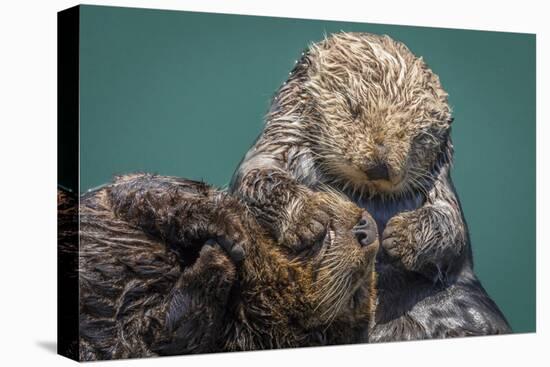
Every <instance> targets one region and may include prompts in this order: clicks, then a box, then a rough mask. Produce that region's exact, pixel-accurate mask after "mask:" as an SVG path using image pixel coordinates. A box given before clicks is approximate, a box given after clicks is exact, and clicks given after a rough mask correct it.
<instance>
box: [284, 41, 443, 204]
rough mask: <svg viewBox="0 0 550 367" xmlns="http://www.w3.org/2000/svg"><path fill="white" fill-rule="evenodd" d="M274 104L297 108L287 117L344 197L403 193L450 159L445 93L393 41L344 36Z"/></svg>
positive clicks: (302, 68) (312, 55)
mask: <svg viewBox="0 0 550 367" xmlns="http://www.w3.org/2000/svg"><path fill="white" fill-rule="evenodd" d="M287 94H294V95H295V96H299V98H294V99H292V98H288V97H287ZM292 100H294V101H297V102H292ZM276 101H279V103H281V104H283V105H284V103H287V104H291V103H294V106H292V108H291V109H288V108H287V109H286V110H287V111H291V113H292V114H294V116H296V115H297V114H298V115H299V116H300V117H299V118H300V121H301V123H302V127H303V131H304V136H305V137H306V139H308V141H309V146H310V147H311V148H310V149H311V151H312V154H313V156H314V159H315V160H316V161H317V162H318V166H319V167H320V169H321V170H322V173H323V174H324V175H326V177H327V178H328V179H329V180H330V179H332V180H333V181H334V183H335V184H338V186H339V187H341V188H343V189H345V190H348V189H349V191H356V192H359V193H370V194H379V195H380V194H381V195H384V194H386V195H395V194H399V193H405V192H407V191H411V190H414V188H415V187H417V186H421V185H422V184H423V183H424V182H425V181H428V180H430V179H431V178H432V177H431V172H432V171H433V167H434V166H435V165H436V164H437V162H438V160H440V159H441V158H442V155H446V154H448V155H449V156H447V157H445V158H447V159H450V153H449V152H448V151H447V150H448V149H449V147H450V145H449V147H448V144H450V143H449V130H450V123H451V112H450V108H449V106H448V103H447V93H446V92H445V91H444V90H443V89H442V87H441V84H440V82H439V78H438V77H437V75H435V74H434V73H433V72H432V71H431V70H430V69H429V68H428V67H427V65H426V64H425V63H424V61H423V60H422V58H418V57H416V56H415V55H414V54H412V53H411V51H409V49H408V48H407V47H406V46H405V45H403V44H402V43H400V42H397V41H394V40H393V39H391V38H390V37H388V36H377V35H372V34H367V33H339V34H335V35H332V36H331V37H329V38H327V39H325V40H324V41H321V42H319V43H317V44H314V45H312V46H311V47H310V49H309V50H308V51H307V52H305V53H304V55H303V57H302V58H301V59H300V60H299V61H298V62H297V65H296V67H295V69H294V70H293V72H292V73H291V76H290V78H289V80H288V81H287V83H286V84H285V86H283V88H282V89H281V90H280V95H278V96H277V97H276ZM296 104H297V105H296ZM282 110H284V109H282Z"/></svg>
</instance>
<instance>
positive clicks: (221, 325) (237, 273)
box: [60, 175, 378, 360]
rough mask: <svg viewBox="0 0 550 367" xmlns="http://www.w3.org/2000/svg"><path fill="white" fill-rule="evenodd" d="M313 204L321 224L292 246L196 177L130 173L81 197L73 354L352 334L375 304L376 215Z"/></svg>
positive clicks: (199, 349)
mask: <svg viewBox="0 0 550 367" xmlns="http://www.w3.org/2000/svg"><path fill="white" fill-rule="evenodd" d="M317 204H318V205H319V206H320V207H322V208H323V209H324V212H325V213H326V214H327V215H328V216H329V217H330V220H329V224H328V227H327V230H326V233H325V235H324V236H323V237H322V238H320V240H319V241H317V242H315V243H307V244H303V245H301V246H298V245H297V244H296V243H284V242H282V243H278V242H275V241H274V240H273V239H272V238H271V237H270V235H268V234H267V233H265V231H264V230H263V229H262V227H261V226H259V225H258V224H257V223H256V221H255V218H254V216H253V215H252V214H251V212H250V211H249V210H248V208H247V206H246V205H243V203H242V202H240V201H239V200H236V199H234V198H232V197H231V196H229V195H228V194H227V193H225V192H221V191H217V190H214V189H213V188H211V187H209V186H207V185H205V184H203V183H199V182H194V181H190V180H185V179H178V178H173V177H161V176H152V175H133V176H126V177H122V178H120V179H118V180H117V181H116V182H115V183H113V184H111V185H107V186H105V187H103V188H101V189H99V190H96V191H92V192H90V193H87V194H85V195H84V196H82V197H81V200H80V250H79V254H78V256H79V277H80V323H79V324H80V359H81V360H98V359H114V358H134V357H146V356H155V355H172V354H187V353H204V352H220V351H234V350H256V349H268V348H285V347H299V346H314V345H326V344H337V343H350V342H356V341H359V340H360V339H361V336H362V334H363V331H364V330H365V328H367V329H368V325H369V322H370V321H371V320H372V319H373V313H374V307H375V305H374V303H375V299H376V296H375V289H374V284H375V273H374V259H375V256H376V252H377V250H378V236H377V233H376V223H375V222H374V220H373V219H372V218H371V217H370V216H369V215H368V214H367V213H366V212H365V211H364V210H362V209H360V208H358V207H357V206H356V205H355V204H353V203H351V202H349V201H347V200H343V199H342V198H341V197H338V196H337V195H335V194H327V195H325V196H324V197H322V196H318V201H317ZM60 208H63V205H61V206H60ZM63 213H65V212H61V214H63ZM69 219H70V218H69Z"/></svg>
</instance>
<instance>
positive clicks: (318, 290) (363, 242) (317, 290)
mask: <svg viewBox="0 0 550 367" xmlns="http://www.w3.org/2000/svg"><path fill="white" fill-rule="evenodd" d="M334 196H336V195H334ZM334 196H333V197H332V198H331V196H329V198H330V199H329V200H330V202H331V205H332V208H333V211H332V218H333V220H332V222H331V224H330V226H329V228H328V230H327V234H326V235H325V238H324V240H323V243H322V244H321V246H320V247H319V248H318V249H316V250H313V251H312V252H311V253H310V254H308V255H307V256H308V258H307V259H306V261H307V262H308V263H309V266H310V271H311V274H312V284H311V288H312V290H313V292H312V295H311V298H310V299H311V303H312V304H313V305H315V307H314V310H315V312H314V313H313V314H312V317H311V319H310V323H313V324H315V323H319V324H326V323H329V322H332V321H342V319H344V320H349V319H353V318H354V317H357V318H364V317H365V315H366V314H370V313H371V312H374V300H375V297H376V294H375V291H374V287H375V272H374V271H375V269H374V265H375V258H376V254H377V252H378V246H379V244H378V233H377V229H376V228H377V227H376V222H375V221H374V219H373V218H372V217H371V216H370V215H369V214H368V213H367V212H366V211H362V210H359V209H358V208H357V207H356V206H355V205H353V204H351V203H349V202H345V201H343V200H342V199H340V200H338V199H337V198H335V197H334ZM334 203H337V205H334Z"/></svg>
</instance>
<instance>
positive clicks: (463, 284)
mask: <svg viewBox="0 0 550 367" xmlns="http://www.w3.org/2000/svg"><path fill="white" fill-rule="evenodd" d="M266 120H267V121H266V125H265V128H264V131H263V132H262V134H261V135H260V136H259V137H258V139H257V141H256V143H255V144H254V146H253V147H252V148H251V149H250V150H249V151H248V153H247V154H246V156H245V158H244V159H243V161H242V162H241V164H240V167H239V168H238V170H237V171H236V172H235V175H234V177H233V180H232V183H231V187H230V191H231V192H232V193H234V194H235V195H238V196H239V197H241V198H242V199H243V200H245V201H246V202H247V203H249V205H250V206H251V207H252V208H254V210H255V211H256V212H257V216H258V218H260V219H261V223H262V224H263V225H264V226H266V227H267V228H268V229H269V230H271V231H272V233H273V234H274V235H275V236H278V237H280V238H286V237H287V236H300V233H299V232H298V233H297V234H296V231H295V230H294V229H293V227H292V222H293V220H294V219H293V218H296V216H297V212H299V211H298V210H296V208H303V207H307V208H309V207H310V205H309V203H310V202H311V200H312V198H314V197H315V195H316V192H319V191H323V190H324V189H325V188H326V187H329V188H330V189H332V190H336V191H339V192H342V193H344V194H345V195H346V196H347V197H349V198H350V199H352V200H353V201H354V202H355V203H357V204H358V205H359V206H361V207H363V208H366V209H367V210H368V211H369V212H370V213H371V214H372V215H373V217H374V218H375V220H376V222H377V224H378V230H379V233H380V237H381V245H382V251H380V253H379V256H378V259H377V271H378V273H379V284H378V288H379V305H378V308H377V315H376V321H377V323H376V326H375V330H374V332H372V333H371V334H370V341H393V340H407V339H423V338H442V337H449V336H468V335H487V334H499V333H508V332H510V328H509V326H508V323H507V322H506V320H505V318H504V316H503V315H502V313H501V312H500V310H499V309H498V307H497V306H496V304H495V303H494V302H493V301H492V300H491V299H490V298H489V296H488V295H487V293H486V292H485V290H484V289H483V287H482V286H481V284H480V283H479V281H478V279H477V277H476V276H475V274H474V272H473V264H472V254H471V249H470V238H469V234H468V228H467V225H466V222H465V221H464V217H463V213H462V209H461V206H460V201H459V199H458V196H457V194H456V190H455V189H454V186H453V183H452V180H451V175H450V169H451V165H452V158H453V146H452V142H451V138H450V126H451V122H452V117H451V111H450V108H449V106H448V103H447V93H446V92H445V91H444V90H443V88H442V87H441V84H440V82H439V78H438V77H437V75H435V74H434V73H433V72H432V71H431V70H430V69H429V68H428V66H427V65H426V64H425V63H424V61H423V60H422V59H421V58H418V57H416V56H415V55H413V54H412V53H411V52H410V51H409V50H408V49H407V47H406V46H405V45H403V44H402V43H400V42H396V41H394V40H393V39H391V38H390V37H388V36H378V35H372V34H366V33H339V34H335V35H332V36H330V37H328V38H326V39H325V40H323V41H321V42H319V43H316V44H313V45H312V46H311V47H310V48H309V49H308V50H306V51H304V53H303V54H302V57H301V58H300V59H299V60H298V61H297V63H296V65H295V67H294V69H293V70H292V72H291V74H290V77H289V78H288V80H287V81H286V82H285V83H284V84H283V86H281V88H280V89H279V90H278V91H277V93H276V94H275V96H274V98H273V100H272V104H271V109H270V111H269V113H268V115H267V118H266ZM375 162H384V163H385V164H386V165H387V167H388V172H389V179H388V180H386V181H376V180H371V179H369V177H368V175H367V174H366V173H365V172H366V169H367V168H368V167H369V166H371V165H373V164H374V163H375ZM310 210H313V211H314V210H315V208H310ZM306 237H312V238H314V237H315V233H313V234H310V235H309V236H306Z"/></svg>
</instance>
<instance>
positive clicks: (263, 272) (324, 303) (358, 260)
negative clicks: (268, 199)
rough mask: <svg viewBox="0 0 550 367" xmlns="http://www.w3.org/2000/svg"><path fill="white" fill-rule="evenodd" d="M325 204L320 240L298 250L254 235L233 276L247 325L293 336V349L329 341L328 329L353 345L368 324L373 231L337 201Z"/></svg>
mask: <svg viewBox="0 0 550 367" xmlns="http://www.w3.org/2000/svg"><path fill="white" fill-rule="evenodd" d="M324 198H326V204H327V206H328V207H329V208H330V211H331V218H333V219H332V222H331V223H330V225H329V226H328V228H327V230H326V233H325V235H324V237H322V238H320V239H319V240H318V241H317V242H316V243H313V244H311V245H309V246H300V247H296V246H294V245H292V246H287V244H285V243H278V242H276V241H274V240H272V239H271V238H270V237H269V236H268V235H266V234H263V235H259V234H258V233H259V232H258V231H257V230H256V229H252V233H256V234H258V235H255V240H256V241H255V242H254V244H252V245H251V246H250V248H248V249H247V250H246V252H247V256H246V257H245V259H244V260H243V264H242V265H241V266H240V267H239V271H238V272H239V289H240V295H241V296H242V299H241V302H242V305H243V306H242V309H241V311H240V312H239V313H240V314H243V315H245V319H246V320H251V319H257V320H260V319H262V318H263V319H264V322H266V323H268V324H269V332H270V335H271V336H270V337H273V336H274V335H277V334H278V333H280V334H281V335H285V338H289V335H292V337H293V338H295V340H296V343H295V344H294V346H298V345H310V344H311V343H313V344H315V340H316V339H315V340H312V339H311V338H312V337H313V336H315V337H317V338H318V337H319V335H321V334H323V333H328V334H330V335H332V337H333V338H334V335H335V334H338V333H337V332H334V330H332V331H327V330H329V326H332V327H336V328H340V329H341V330H340V329H339V330H340V331H341V332H342V335H344V337H345V338H351V335H352V333H351V332H350V330H352V329H353V328H358V329H361V330H365V325H367V324H368V322H369V321H370V320H373V317H372V315H373V313H374V307H375V306H374V305H375V299H376V293H375V283H376V279H375V270H374V263H375V257H376V253H377V251H378V235H377V232H376V224H375V222H374V220H373V219H372V218H371V217H370V215H369V214H368V213H366V212H365V211H363V210H362V209H360V208H358V207H357V206H356V205H355V204H353V203H351V202H349V201H348V200H345V199H344V198H342V197H341V196H339V195H338V194H332V193H327V194H326V196H324ZM244 305H249V306H252V307H246V306H244ZM266 315H270V316H269V317H272V318H274V320H273V319H270V320H267V319H266ZM277 326H280V327H281V328H282V329H283V330H282V331H280V330H279V331H277V330H278V329H277ZM323 335H324V336H323V338H329V336H327V335H325V334H323ZM275 339H277V338H276V337H275ZM339 340H340V339H339ZM304 342H307V343H306V344H303V343H304ZM335 342H338V341H335ZM308 343H309V344H308ZM313 344H311V345H313ZM288 345H292V343H289V344H288Z"/></svg>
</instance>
